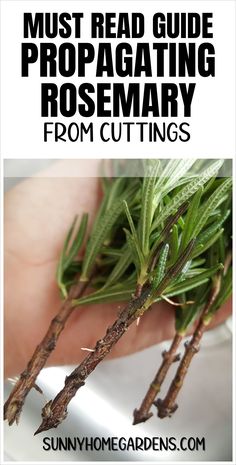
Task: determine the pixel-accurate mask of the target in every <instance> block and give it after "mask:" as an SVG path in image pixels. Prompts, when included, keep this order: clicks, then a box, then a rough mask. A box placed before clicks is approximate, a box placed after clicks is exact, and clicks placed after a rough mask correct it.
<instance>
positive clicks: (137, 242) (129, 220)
mask: <svg viewBox="0 0 236 465" xmlns="http://www.w3.org/2000/svg"><path fill="white" fill-rule="evenodd" d="M123 202H124V208H125V213H126V216H127V219H128V222H129V226H130V229H131V234H132V237H133V241H134V243H135V247H136V250H137V254H138V256H139V259H140V261H141V262H142V261H143V257H142V252H141V249H140V246H139V241H138V236H137V232H136V229H135V226H134V222H133V219H132V216H131V213H130V210H129V207H128V204H127V202H126V201H125V200H123Z"/></svg>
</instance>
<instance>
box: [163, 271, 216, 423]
mask: <svg viewBox="0 0 236 465" xmlns="http://www.w3.org/2000/svg"><path fill="white" fill-rule="evenodd" d="M220 282H221V278H220V276H217V278H216V279H215V281H214V283H213V287H212V290H211V293H210V296H209V299H208V302H207V303H206V305H205V307H204V309H203V311H202V314H201V317H200V320H199V323H198V325H197V327H196V329H195V331H194V333H193V336H192V338H191V340H190V342H186V343H185V353H184V356H183V358H182V360H181V362H180V364H179V367H178V369H177V372H176V374H175V377H174V379H173V381H172V383H171V385H170V387H169V390H168V392H167V395H166V397H165V398H164V399H163V400H161V399H157V401H156V402H155V405H156V407H157V410H158V417H159V418H165V417H167V416H168V417H170V416H171V415H172V414H173V413H174V412H175V411H176V410H177V408H178V405H177V404H176V402H175V401H176V398H177V396H178V393H179V391H180V389H181V387H182V385H183V382H184V378H185V376H186V375H187V372H188V368H189V365H190V363H191V361H192V358H193V356H194V355H195V354H196V353H197V352H198V351H199V348H200V341H201V339H202V336H203V334H204V331H205V330H206V328H207V326H208V324H209V323H210V319H207V320H205V316H206V315H207V314H208V312H209V310H210V308H211V306H212V305H213V303H214V302H215V300H216V297H217V296H218V294H219V291H220Z"/></svg>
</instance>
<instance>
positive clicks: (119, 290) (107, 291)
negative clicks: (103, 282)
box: [73, 280, 135, 306]
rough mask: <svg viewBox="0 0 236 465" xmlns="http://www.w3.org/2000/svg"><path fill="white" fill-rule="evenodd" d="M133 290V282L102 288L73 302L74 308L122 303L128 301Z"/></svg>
mask: <svg viewBox="0 0 236 465" xmlns="http://www.w3.org/2000/svg"><path fill="white" fill-rule="evenodd" d="M134 289H135V281H134V280H133V282H131V281H130V282H128V283H127V284H126V285H124V284H116V285H114V286H111V287H107V288H102V289H100V290H98V291H95V292H93V293H91V294H89V295H87V296H85V297H81V298H80V299H76V300H74V301H73V304H74V305H75V306H80V305H87V304H98V303H112V302H122V301H127V300H129V299H130V297H131V295H132V294H133V292H134Z"/></svg>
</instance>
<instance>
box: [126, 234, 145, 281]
mask: <svg viewBox="0 0 236 465" xmlns="http://www.w3.org/2000/svg"><path fill="white" fill-rule="evenodd" d="M124 232H125V235H126V241H127V245H128V248H129V251H130V254H131V258H132V262H133V263H134V265H135V268H136V271H137V275H138V276H140V274H141V270H142V265H143V262H142V257H140V255H139V251H138V249H137V247H136V242H135V239H134V238H133V236H132V234H131V233H130V232H129V231H128V230H127V229H125V228H124Z"/></svg>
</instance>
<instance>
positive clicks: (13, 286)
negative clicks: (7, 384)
mask: <svg viewBox="0 0 236 465" xmlns="http://www.w3.org/2000/svg"><path fill="white" fill-rule="evenodd" d="M98 166H99V160H93V161H89V162H88V161H84V160H76V161H69V162H68V161H61V162H58V163H55V164H54V165H52V167H50V168H49V169H47V170H45V171H44V172H43V173H42V174H43V177H34V178H30V179H28V180H26V181H22V182H20V183H19V184H18V185H17V186H16V187H15V188H13V189H11V190H10V191H9V192H8V193H7V194H6V196H5V209H4V230H5V231H4V234H5V242H4V246H5V247H4V249H5V266H4V274H5V280H4V282H5V287H4V292H5V318H4V326H5V328H4V334H5V337H4V345H5V347H4V348H5V351H4V353H5V376H6V377H8V376H13V375H16V374H18V373H19V372H21V371H22V370H23V369H24V368H25V366H26V364H27V361H28V359H29V357H30V356H31V355H32V352H33V350H34V348H35V345H36V344H37V343H39V342H40V340H41V339H42V337H43V335H44V334H45V332H46V330H47V327H48V325H49V323H50V320H51V319H52V318H53V316H55V313H57V311H58V309H59V307H60V305H61V299H60V295H59V292H58V288H57V285H56V281H55V271H56V267H57V263H58V257H59V254H60V250H61V248H62V245H63V242H64V239H65V235H66V233H67V230H68V227H69V226H70V224H71V222H72V220H73V218H74V216H75V215H76V214H80V213H83V212H85V211H86V212H89V214H90V222H91V221H92V219H93V217H94V214H95V212H96V211H97V207H98V204H99V198H100V196H101V192H100V190H99V181H98V179H97V178H96V177H95V176H96V175H97V173H98ZM68 169H70V170H71V171H70V173H73V175H74V176H77V173H78V174H79V173H80V174H81V173H83V174H84V173H86V170H87V173H88V176H90V177H89V178H78V177H65V174H66V173H68ZM88 169H89V171H88ZM57 176H60V177H57ZM61 176H64V177H61ZM91 176H93V177H91ZM121 305H123V304H121ZM118 311H119V305H118V304H113V305H108V304H106V305H105V304H102V305H96V306H95V305H89V306H86V307H84V308H80V309H78V310H76V311H75V312H74V313H73V314H72V316H71V318H70V319H69V320H68V322H67V324H66V327H65V329H64V331H63V333H62V335H61V337H60V338H59V341H58V344H57V348H56V350H55V351H54V352H53V354H52V355H51V357H50V359H49V361H48V365H63V364H78V363H79V362H80V361H81V360H82V359H83V358H84V357H85V355H86V354H87V352H84V351H82V350H81V347H89V348H92V347H93V346H94V345H95V343H96V341H97V339H98V338H101V337H102V336H103V335H104V333H105V331H106V328H107V326H108V325H110V324H111V323H112V322H113V321H114V320H115V319H116V316H117V312H118ZM230 311H231V302H227V303H226V304H225V305H224V307H223V308H222V309H221V310H220V311H219V312H218V314H217V316H216V318H215V320H214V325H216V324H219V323H221V322H222V321H224V319H225V318H226V317H227V316H228V315H229V314H230ZM173 334H174V309H173V306H171V305H169V304H167V303H161V304H158V305H154V306H153V307H152V308H151V309H150V310H149V311H148V312H147V313H146V314H144V316H143V317H142V319H141V321H140V324H139V325H138V326H137V325H136V324H135V323H134V324H133V325H131V327H130V328H129V330H128V331H127V333H126V334H125V335H124V336H123V337H122V339H121V341H119V342H118V343H117V345H116V346H115V347H114V349H113V350H112V353H111V354H110V356H111V357H118V356H123V355H127V354H130V353H132V352H135V351H138V350H142V349H143V348H145V347H148V346H151V345H153V344H156V343H158V342H161V341H163V340H166V339H169V338H171V337H172V336H173Z"/></svg>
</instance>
